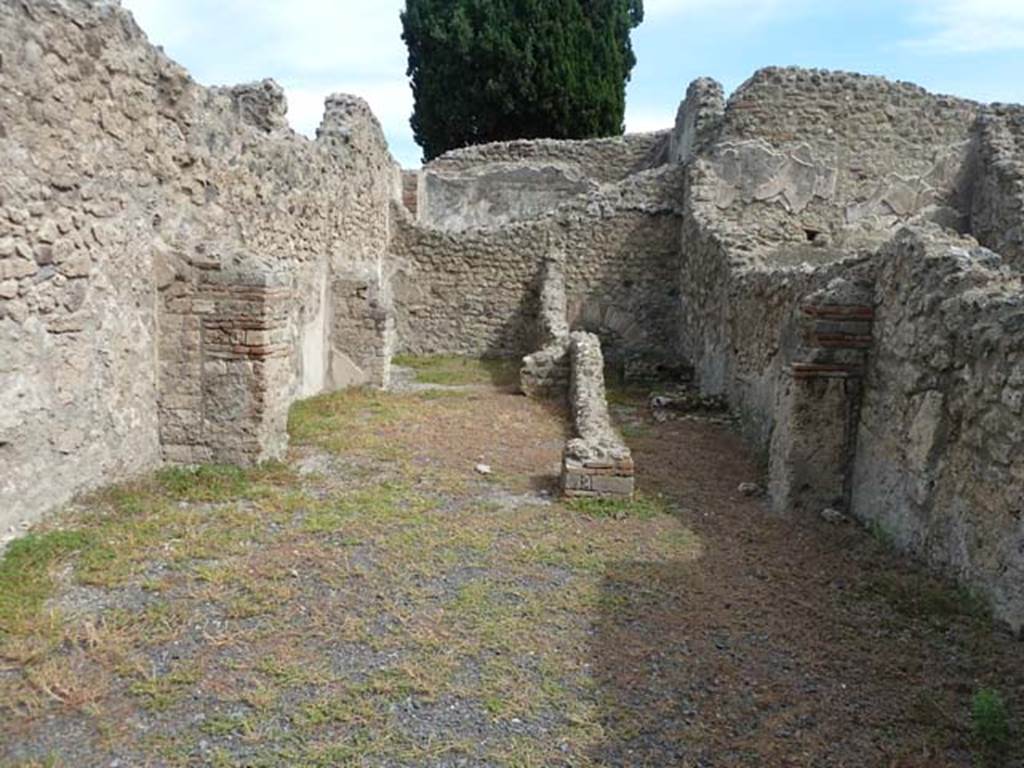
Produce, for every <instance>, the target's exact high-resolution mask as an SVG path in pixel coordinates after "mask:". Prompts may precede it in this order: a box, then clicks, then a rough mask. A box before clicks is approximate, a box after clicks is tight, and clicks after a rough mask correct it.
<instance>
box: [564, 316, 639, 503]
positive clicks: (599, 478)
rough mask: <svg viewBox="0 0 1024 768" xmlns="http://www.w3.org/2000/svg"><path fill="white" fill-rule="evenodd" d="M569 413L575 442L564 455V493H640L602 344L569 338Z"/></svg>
mask: <svg viewBox="0 0 1024 768" xmlns="http://www.w3.org/2000/svg"><path fill="white" fill-rule="evenodd" d="M569 356H570V358H571V370H572V372H571V375H570V379H569V409H570V411H571V412H572V422H573V431H574V432H575V437H573V438H572V439H570V440H569V441H568V443H566V446H565V451H564V453H563V456H562V477H561V483H562V492H563V493H564V494H565V495H566V496H569V497H577V498H595V497H596V498H622V497H626V498H629V497H631V496H632V495H633V491H634V489H635V479H634V471H635V469H634V465H633V455H632V453H631V451H630V450H629V447H628V446H627V445H626V443H625V441H624V440H623V439H622V436H621V435H620V434H619V433H618V431H617V430H616V429H615V427H614V426H613V425H612V420H611V417H610V416H609V414H608V397H607V392H606V391H605V384H604V357H603V356H602V354H601V341H600V340H599V339H598V338H597V336H595V335H594V334H592V333H585V332H579V331H578V332H576V333H573V334H572V335H571V337H570V342H569Z"/></svg>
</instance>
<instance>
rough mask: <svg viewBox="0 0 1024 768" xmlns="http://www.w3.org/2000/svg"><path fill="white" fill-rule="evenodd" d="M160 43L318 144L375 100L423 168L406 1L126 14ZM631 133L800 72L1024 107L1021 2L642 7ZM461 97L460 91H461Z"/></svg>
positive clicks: (227, 0)
mask: <svg viewBox="0 0 1024 768" xmlns="http://www.w3.org/2000/svg"><path fill="white" fill-rule="evenodd" d="M122 4H123V5H125V6H126V7H127V8H128V9H129V10H131V11H132V12H133V13H134V14H135V17H136V19H137V20H138V21H139V23H140V24H141V25H142V28H143V29H144V30H145V31H146V33H147V34H148V35H149V38H150V40H151V41H153V42H154V43H155V44H157V45H162V46H164V48H165V49H166V50H167V52H168V53H169V54H170V55H171V56H172V57H174V58H175V59H176V60H177V61H179V62H180V63H182V64H183V65H185V66H186V67H188V69H189V70H190V71H191V72H192V74H193V76H194V77H195V78H196V79H197V80H199V82H201V83H203V84H205V85H222V84H232V83H239V82H244V81H248V80H257V79H261V78H263V77H273V78H274V79H275V80H277V81H278V82H279V83H281V85H283V86H284V87H285V89H286V91H287V93H288V103H289V114H288V116H289V120H290V121H291V123H292V125H293V127H294V128H295V129H296V130H298V131H300V132H302V133H305V134H307V135H312V133H313V131H315V129H316V126H317V125H318V124H319V122H320V116H321V114H322V111H323V100H324V97H325V96H326V95H327V94H329V93H332V92H335V91H343V92H348V93H355V94H358V95H360V96H363V97H364V98H366V99H367V100H368V101H369V102H370V105H371V106H372V107H373V109H374V112H376V114H377V116H378V117H379V118H380V120H381V122H382V123H383V125H384V130H385V133H386V134H387V137H388V142H389V144H390V146H391V150H392V152H393V153H394V155H395V156H396V157H397V158H398V159H399V161H401V162H402V164H403V165H405V166H407V167H408V166H415V165H418V164H419V158H420V152H419V148H418V147H417V146H416V144H415V143H414V142H413V140H412V134H411V131H410V129H409V114H410V112H411V110H412V95H411V93H410V91H409V88H408V84H407V82H406V77H405V48H404V45H403V43H402V41H401V38H400V32H401V27H400V24H399V21H398V13H399V10H400V9H401V7H402V6H403V2H402V0H370V2H367V0H218V1H217V2H210V0H122ZM646 8H647V18H646V20H645V21H644V23H643V25H641V26H640V27H639V28H638V29H637V30H635V31H634V33H633V44H634V48H635V50H636V54H637V59H638V63H637V67H636V69H635V70H634V73H633V79H632V82H631V83H630V85H629V91H628V99H627V114H626V127H627V129H628V130H630V131H648V130H656V129H659V128H667V127H669V126H670V125H671V124H672V122H673V119H674V117H675V112H676V108H677V107H678V104H679V101H680V99H681V98H682V95H683V94H684V92H685V91H686V86H687V84H688V83H689V82H690V81H691V80H692V79H694V78H695V77H699V76H701V75H708V76H711V77H714V78H715V79H717V80H720V81H721V82H722V84H723V85H724V86H725V88H726V90H727V91H732V90H733V89H734V88H735V87H736V86H738V85H739V84H740V83H742V82H743V81H744V80H745V79H746V78H747V77H749V76H750V74H751V73H752V72H753V71H754V70H755V69H758V68H759V67H763V66H768V65H776V64H777V65H788V64H796V65H801V66H809V67H810V66H813V67H824V68H828V69H846V70H853V71H858V72H866V73H870V74H879V75H885V76H887V77H890V78H894V79H899V80H910V81H913V82H916V83H919V84H920V85H923V86H925V87H926V88H928V89H930V90H933V91H938V92H942V93H953V94H956V95H960V96H966V97H969V98H973V99H977V100H979V101H1014V102H1024V0H888V1H884V0H646ZM453 87H457V84H453Z"/></svg>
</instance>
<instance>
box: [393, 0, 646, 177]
mask: <svg viewBox="0 0 1024 768" xmlns="http://www.w3.org/2000/svg"><path fill="white" fill-rule="evenodd" d="M642 20H643V2H642V0H406V4H405V11H404V12H403V13H402V28H403V33H402V37H403V39H404V40H405V43H406V46H407V47H408V49H409V68H408V74H409V76H410V77H411V78H412V88H413V96H414V98H415V109H414V112H413V118H412V127H413V133H414V135H415V137H416V141H417V142H418V143H419V144H420V146H421V147H423V151H424V155H425V159H427V160H431V159H433V158H435V157H437V156H438V155H440V154H443V153H444V152H447V151H448V150H450V149H455V148H458V147H464V146H469V145H471V144H481V143H486V142H490V141H508V140H512V139H526V138H558V139H582V138H592V137H596V136H610V135H615V134H620V133H622V130H623V116H624V113H625V104H626V81H627V80H628V79H629V77H630V73H631V72H632V70H633V66H634V65H635V64H636V57H635V56H634V54H633V48H632V45H631V43H630V32H631V30H632V29H633V28H634V27H636V26H637V25H638V24H639V23H640V22H641V21H642Z"/></svg>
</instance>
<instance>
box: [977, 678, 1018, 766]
mask: <svg viewBox="0 0 1024 768" xmlns="http://www.w3.org/2000/svg"><path fill="white" fill-rule="evenodd" d="M971 726H972V728H973V730H974V738H975V740H976V742H977V745H978V747H979V748H980V749H981V750H983V751H984V752H985V753H986V754H989V755H995V754H997V753H999V752H1000V751H1002V750H1004V749H1005V748H1006V747H1007V746H1009V744H1010V716H1009V713H1008V712H1007V708H1006V702H1004V701H1003V697H1002V696H1001V695H1000V694H999V691H993V690H992V689H990V688H983V689H982V690H980V691H978V692H977V693H975V694H974V698H973V699H971Z"/></svg>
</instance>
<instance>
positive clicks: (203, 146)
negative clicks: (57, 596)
mask: <svg viewBox="0 0 1024 768" xmlns="http://www.w3.org/2000/svg"><path fill="white" fill-rule="evenodd" d="M0 50H2V51H3V58H2V65H0V158H2V161H3V167H4V173H3V174H2V176H0V206H2V213H3V215H2V216H0V350H2V353H3V354H0V398H2V408H0V410H2V412H3V416H0V462H2V464H3V466H4V472H3V474H2V477H0V524H2V525H5V526H6V525H8V524H11V523H13V522H15V521H18V520H22V519H26V518H29V517H32V516H34V515H35V514H37V513H38V512H39V511H41V510H42V509H45V508H47V507H51V506H53V505H55V504H58V503H60V502H61V501H63V500H64V499H66V498H67V497H68V496H69V495H71V494H72V493H74V492H75V491H78V490H81V489H83V488H87V487H90V486H92V485H95V484H99V483H102V482H110V481H112V480H116V479H119V478H122V477H125V476H127V475H129V474H131V473H133V472H135V471H139V470H143V469H146V468H149V467H152V466H155V465H157V464H158V463H159V462H161V461H162V460H164V459H165V458H166V459H170V460H175V461H206V460H218V461H238V462H251V461H254V460H257V459H261V458H266V457H269V456H273V455H277V454H279V453H280V451H281V450H282V448H283V445H284V441H285V439H286V437H285V434H284V430H283V427H284V420H285V415H286V411H287V406H288V403H289V402H290V401H291V399H292V398H294V397H295V396H297V395H299V394H309V393H312V392H313V391H321V390H322V389H324V388H325V387H327V386H330V384H331V381H330V378H329V375H328V372H329V371H330V369H331V363H330V360H331V357H332V355H333V353H334V351H335V350H334V349H333V348H332V345H334V346H336V345H337V344H340V345H341V347H340V350H341V352H342V353H344V352H345V349H344V343H345V342H344V341H343V340H336V339H335V340H332V339H331V331H330V329H331V328H332V325H333V320H332V311H333V310H332V306H333V301H334V299H333V296H332V293H331V290H330V289H329V287H328V286H329V284H330V283H331V281H332V279H333V277H334V276H336V275H338V274H341V273H347V272H350V271H351V270H353V269H356V270H360V271H363V272H372V274H373V275H374V276H375V279H377V280H379V276H380V274H381V268H380V264H379V261H380V258H381V257H382V256H383V254H384V252H385V251H386V241H387V236H388V231H389V221H388V216H389V214H388V209H389V205H388V201H389V200H390V199H391V197H392V194H393V191H394V183H395V182H394V170H393V165H392V163H391V160H390V156H389V155H388V154H387V151H386V148H385V147H384V143H383V138H382V137H380V136H379V134H380V130H379V126H377V125H376V123H375V121H373V120H372V117H368V110H366V109H365V105H360V104H358V103H357V102H354V101H352V100H349V99H340V100H338V102H337V104H336V105H335V107H336V108H335V110H334V111H335V113H338V114H336V115H335V116H334V117H332V115H331V111H330V110H329V114H328V117H327V118H326V120H325V126H327V127H328V128H329V129H330V128H331V126H333V127H334V129H336V130H333V131H332V130H328V131H326V133H325V135H324V136H323V137H322V138H321V140H320V141H319V142H317V143H311V142H309V141H307V140H305V139H303V138H301V137H298V136H296V135H294V134H293V133H292V132H291V131H290V130H289V129H288V128H287V126H286V124H285V123H284V110H285V106H284V102H283V99H282V97H281V93H280V89H279V88H277V87H276V86H275V85H274V84H273V83H270V82H267V83H260V84H253V85H251V86H242V87H238V88H224V89H206V88H202V87H200V86H198V85H196V84H195V83H194V82H192V81H191V79H190V78H189V77H188V75H187V73H186V72H185V71H184V70H182V69H181V68H180V67H178V66H177V65H176V64H174V63H173V62H171V61H170V60H168V59H167V58H166V57H165V56H164V55H163V54H162V53H161V52H160V51H158V50H157V49H155V48H153V47H152V46H150V45H149V44H148V43H147V42H146V40H145V37H144V35H143V34H142V33H141V31H140V30H139V29H138V27H137V26H136V25H135V23H134V21H133V20H132V18H131V16H130V15H129V14H128V13H127V12H125V11H123V10H122V9H120V8H119V7H118V6H117V5H116V4H111V3H105V2H87V1H86V0H66V1H65V2H58V1H57V0H40V1H39V2H31V3H30V2H3V3H0ZM326 134H331V135H330V136H328V135H326ZM335 342H336V343H335Z"/></svg>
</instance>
